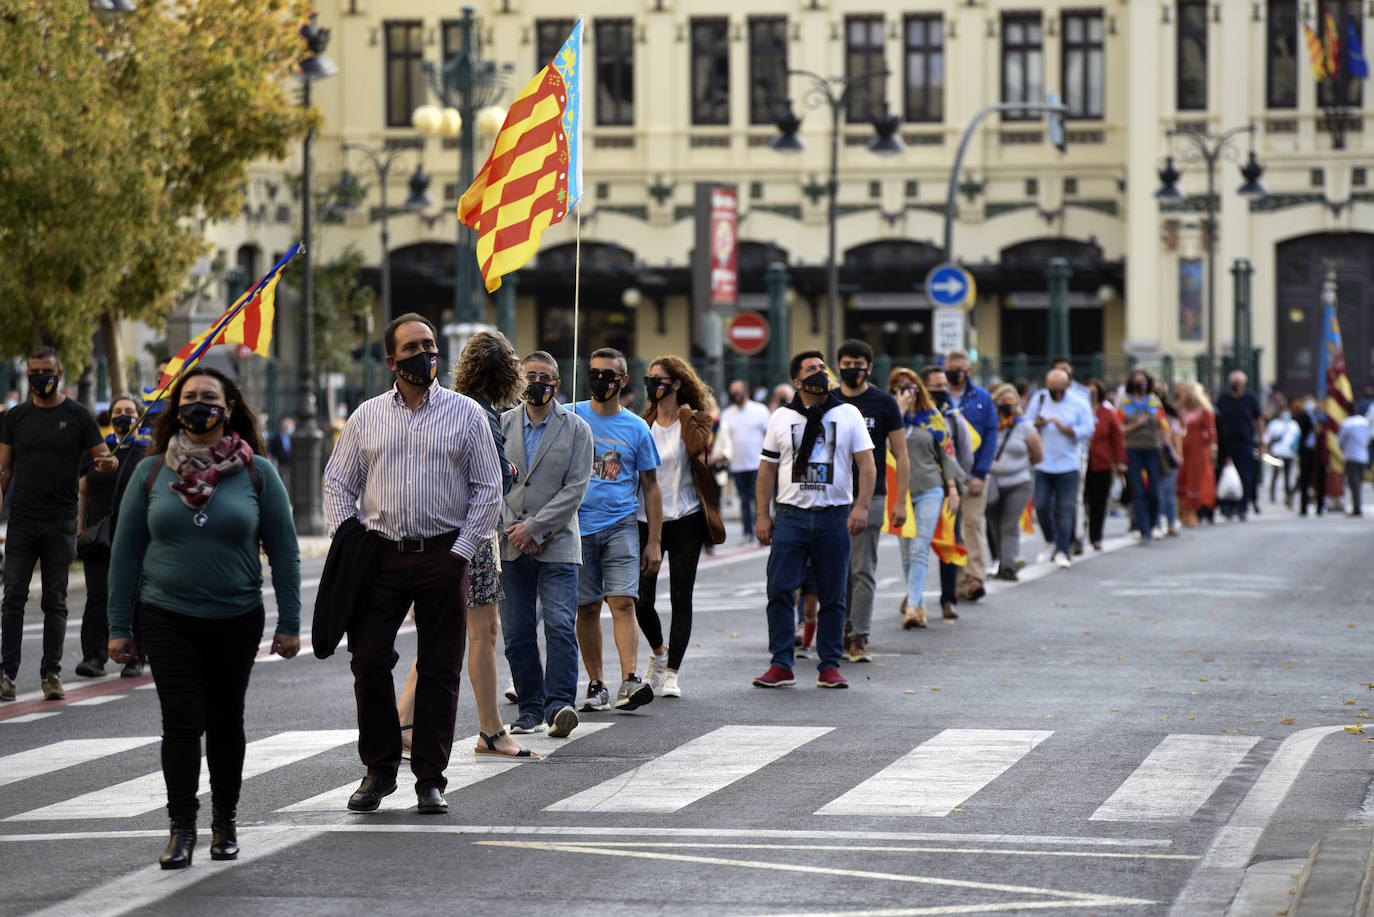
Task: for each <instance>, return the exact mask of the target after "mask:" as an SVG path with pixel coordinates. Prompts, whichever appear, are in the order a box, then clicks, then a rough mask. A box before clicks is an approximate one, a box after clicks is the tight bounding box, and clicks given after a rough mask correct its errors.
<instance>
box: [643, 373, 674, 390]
mask: <svg viewBox="0 0 1374 917" xmlns="http://www.w3.org/2000/svg"><path fill="white" fill-rule="evenodd" d="M674 381H676V380H674V379H673V377H672V376H645V377H644V387H645V388H655V387H656V386H660V385H672V384H673V382H674Z"/></svg>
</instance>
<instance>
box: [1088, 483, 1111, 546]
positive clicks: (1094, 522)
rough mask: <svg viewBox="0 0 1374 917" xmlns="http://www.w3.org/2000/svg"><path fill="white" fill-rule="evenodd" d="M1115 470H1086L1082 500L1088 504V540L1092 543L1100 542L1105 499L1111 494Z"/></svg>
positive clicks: (1105, 515)
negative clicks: (1086, 475)
mask: <svg viewBox="0 0 1374 917" xmlns="http://www.w3.org/2000/svg"><path fill="white" fill-rule="evenodd" d="M1115 474H1116V473H1115V472H1114V471H1112V469H1110V468H1108V469H1106V470H1105V471H1092V470H1089V471H1088V477H1087V480H1086V481H1085V483H1084V486H1083V502H1085V503H1087V504H1088V540H1089V541H1091V542H1092V543H1093V544H1101V543H1102V526H1103V524H1104V523H1105V522H1106V521H1107V501H1108V500H1109V499H1111V495H1112V478H1113V477H1114V476H1115Z"/></svg>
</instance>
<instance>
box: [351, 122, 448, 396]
mask: <svg viewBox="0 0 1374 917" xmlns="http://www.w3.org/2000/svg"><path fill="white" fill-rule="evenodd" d="M343 150H344V152H345V153H348V152H350V151H352V152H358V153H362V154H363V155H364V156H366V157H367V161H368V162H369V163H370V164H371V166H372V169H373V171H374V172H376V173H377V189H378V192H379V193H380V195H381V224H382V320H383V321H387V322H389V321H391V235H390V232H389V231H388V228H387V219H388V217H390V216H391V208H390V207H389V206H387V202H386V187H387V182H388V179H389V178H390V176H391V164H392V163H393V162H394V161H395V160H396V157H397V156H398V155H400V154H401V153H402V152H404V150H405V148H404V147H392V148H390V149H386V148H383V149H377V148H374V147H370V146H368V145H367V144H364V143H350V142H348V141H345V142H344V144H343ZM417 177H418V178H419V179H420V180H421V181H422V182H423V187H421V188H420V191H419V193H418V194H417V193H416V192H415V179H416V178H417ZM356 185H357V179H355V178H354V177H353V175H352V173H350V172H349V171H348V168H347V167H345V168H344V173H343V175H341V176H339V187H340V188H341V189H342V188H345V187H348V188H352V187H356ZM410 185H411V193H410V196H409V197H407V198H406V200H405V204H404V206H405V209H406V210H409V211H412V212H416V211H420V210H424V209H425V208H427V207H428V206H429V205H430V204H432V203H433V200H432V199H431V198H430V196H429V195H428V194H426V193H425V188H426V187H428V186H429V176H427V175H425V174H424V172H423V171H422V167H421V166H420V165H418V164H417V165H416V166H415V175H414V176H412V177H411V180H410ZM371 327H372V324H371V322H369V323H368V334H367V344H366V346H364V347H363V388H365V389H366V390H367V394H368V395H371V394H372V393H373V392H372V353H371V348H372V333H371Z"/></svg>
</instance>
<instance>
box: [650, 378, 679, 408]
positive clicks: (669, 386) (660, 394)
mask: <svg viewBox="0 0 1374 917" xmlns="http://www.w3.org/2000/svg"><path fill="white" fill-rule="evenodd" d="M672 390H673V383H671V382H654V383H649V382H645V383H644V397H645V398H648V399H649V403H650V404H658V403H659V402H660V401H662V400H663V399H664V398H667V397H668V393H669V392H671V391H672Z"/></svg>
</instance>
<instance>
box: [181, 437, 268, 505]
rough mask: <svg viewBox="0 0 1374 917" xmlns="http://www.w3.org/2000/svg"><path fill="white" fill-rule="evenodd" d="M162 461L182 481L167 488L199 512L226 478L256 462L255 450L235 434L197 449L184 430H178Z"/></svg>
mask: <svg viewBox="0 0 1374 917" xmlns="http://www.w3.org/2000/svg"><path fill="white" fill-rule="evenodd" d="M163 460H164V461H165V462H166V463H167V467H168V468H170V469H172V470H173V471H175V472H176V473H177V477H179V478H180V479H181V480H179V481H174V482H172V483H171V484H169V485H168V486H169V487H171V488H172V491H173V492H174V493H175V494H176V495H177V496H179V497H181V502H182V503H185V504H186V505H187V507H189V508H190V509H194V510H200V509H204V508H205V505H206V504H207V503H209V502H210V498H211V497H213V496H214V495H215V488H216V487H218V486H219V482H220V480H221V479H222V478H223V477H224V476H225V475H227V474H236V473H237V472H240V471H242V470H243V469H244V468H245V467H247V465H248V463H249V462H251V461H252V460H253V449H252V448H251V447H250V446H249V445H248V444H247V443H246V442H244V441H243V440H242V439H241V438H239V435H238V434H237V433H234V432H232V431H231V432H230V433H227V434H225V436H224V438H222V439H221V440H220V441H219V442H217V443H214V444H213V445H210V446H198V445H196V444H195V443H193V442H191V437H190V436H188V435H187V434H186V431H185V430H178V431H177V432H176V435H174V436H173V437H172V439H171V441H170V442H168V443H167V454H166V456H164V459H163Z"/></svg>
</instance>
